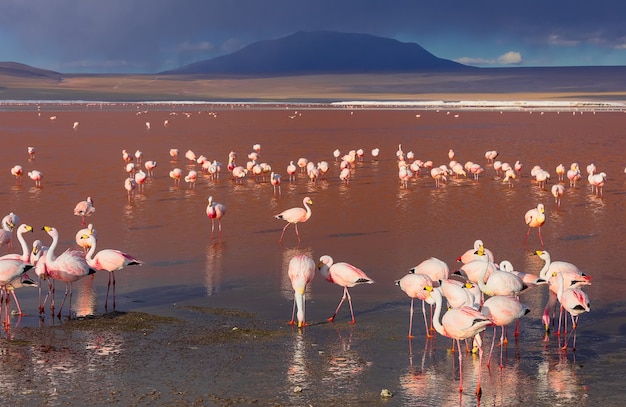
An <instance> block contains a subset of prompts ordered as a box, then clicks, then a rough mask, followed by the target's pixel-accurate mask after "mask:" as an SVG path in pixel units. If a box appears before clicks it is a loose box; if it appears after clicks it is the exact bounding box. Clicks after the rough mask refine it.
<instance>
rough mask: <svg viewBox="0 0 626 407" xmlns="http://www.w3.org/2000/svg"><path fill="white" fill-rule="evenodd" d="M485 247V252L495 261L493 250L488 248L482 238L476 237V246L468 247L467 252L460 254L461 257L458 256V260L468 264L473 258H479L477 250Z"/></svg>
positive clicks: (491, 260)
mask: <svg viewBox="0 0 626 407" xmlns="http://www.w3.org/2000/svg"><path fill="white" fill-rule="evenodd" d="M481 246H482V247H483V249H484V250H485V253H487V256H489V261H490V262H492V263H493V253H492V252H491V250H489V249H487V248H486V247H485V244H484V243H483V241H482V240H480V239H476V240H474V247H473V248H472V249H468V250H466V251H465V253H463V254H462V255H460V256H459V257H457V259H456V261H457V262H460V263H463V264H467V263H469V262H470V261H473V260H478V256H477V255H476V251H477V250H478V249H479V248H480V247H481Z"/></svg>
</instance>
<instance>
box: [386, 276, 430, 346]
mask: <svg viewBox="0 0 626 407" xmlns="http://www.w3.org/2000/svg"><path fill="white" fill-rule="evenodd" d="M395 284H396V285H397V286H399V287H400V289H401V290H402V291H404V292H405V293H406V295H408V296H409V297H411V310H410V312H409V338H414V336H413V333H412V332H413V300H414V299H415V298H417V299H419V300H422V314H423V315H424V326H425V327H426V336H427V337H429V338H430V336H431V335H430V331H429V329H428V321H427V319H426V309H425V305H424V304H425V301H426V299H427V298H428V292H427V291H426V290H424V288H425V287H426V286H432V285H433V280H432V279H431V278H430V277H429V276H428V275H426V274H413V273H409V274H407V275H405V276H404V277H402V278H401V279H400V280H396V281H395Z"/></svg>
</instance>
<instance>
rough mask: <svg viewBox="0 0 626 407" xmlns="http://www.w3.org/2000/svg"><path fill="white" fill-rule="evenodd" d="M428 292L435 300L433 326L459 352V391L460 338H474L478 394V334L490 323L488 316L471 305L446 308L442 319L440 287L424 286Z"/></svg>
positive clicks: (480, 342)
mask: <svg viewBox="0 0 626 407" xmlns="http://www.w3.org/2000/svg"><path fill="white" fill-rule="evenodd" d="M425 290H426V291H428V292H429V293H430V297H432V298H433V299H434V302H435V315H434V316H433V326H434V327H435V330H436V331H437V332H439V334H440V335H443V336H445V337H448V338H451V339H453V340H455V341H456V343H457V349H458V353H459V391H460V392H462V391H463V352H461V340H462V339H469V338H474V339H475V340H476V344H477V346H478V352H479V353H478V354H479V362H478V382H477V384H476V395H480V394H481V392H482V390H481V388H480V372H481V370H482V358H483V349H482V339H481V337H480V335H479V333H481V332H482V331H484V330H485V328H486V327H487V326H488V325H490V324H492V323H493V321H491V320H490V319H489V318H488V317H486V316H484V315H483V314H482V313H481V312H479V311H476V310H475V309H474V308H471V307H462V308H452V309H450V310H448V311H447V312H446V313H445V314H444V316H443V319H441V320H440V319H439V318H440V316H441V308H442V304H443V296H442V294H441V288H433V287H432V286H427V287H425Z"/></svg>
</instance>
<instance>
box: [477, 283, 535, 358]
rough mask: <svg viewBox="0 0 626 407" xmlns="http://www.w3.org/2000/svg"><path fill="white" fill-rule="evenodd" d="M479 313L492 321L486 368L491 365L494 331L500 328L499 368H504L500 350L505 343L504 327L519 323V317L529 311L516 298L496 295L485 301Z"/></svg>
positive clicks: (494, 339)
mask: <svg viewBox="0 0 626 407" xmlns="http://www.w3.org/2000/svg"><path fill="white" fill-rule="evenodd" d="M480 312H482V314H483V315H485V316H486V317H487V318H489V319H491V320H492V321H493V339H492V341H491V350H490V351H489V358H488V359H487V366H489V365H490V363H491V354H492V353H493V346H494V344H495V343H496V329H497V327H500V330H501V334H500V368H501V369H502V368H503V367H504V364H503V363H502V350H503V348H504V345H505V343H506V342H507V340H506V337H505V335H504V330H505V327H506V326H507V325H509V324H511V323H513V321H519V319H520V318H521V317H523V316H524V315H526V314H528V313H529V312H530V310H529V309H528V307H527V306H526V305H524V304H522V303H521V302H520V301H519V300H518V299H517V298H515V297H511V296H504V295H496V296H494V297H490V298H488V299H487V300H485V302H484V304H483V305H482V307H481V309H480Z"/></svg>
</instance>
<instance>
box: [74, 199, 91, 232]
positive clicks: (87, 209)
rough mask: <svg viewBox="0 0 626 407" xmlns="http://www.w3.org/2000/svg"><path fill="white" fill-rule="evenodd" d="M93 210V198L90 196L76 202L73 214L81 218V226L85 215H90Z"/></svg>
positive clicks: (83, 224) (83, 223)
mask: <svg viewBox="0 0 626 407" xmlns="http://www.w3.org/2000/svg"><path fill="white" fill-rule="evenodd" d="M95 211H96V208H95V207H94V206H93V199H91V197H90V196H88V197H87V199H86V200H84V201H80V202H79V203H77V204H76V206H75V207H74V215H75V216H80V217H81V218H82V223H81V225H82V226H85V217H86V216H91V215H92V214H93V213H94V212H95Z"/></svg>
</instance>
